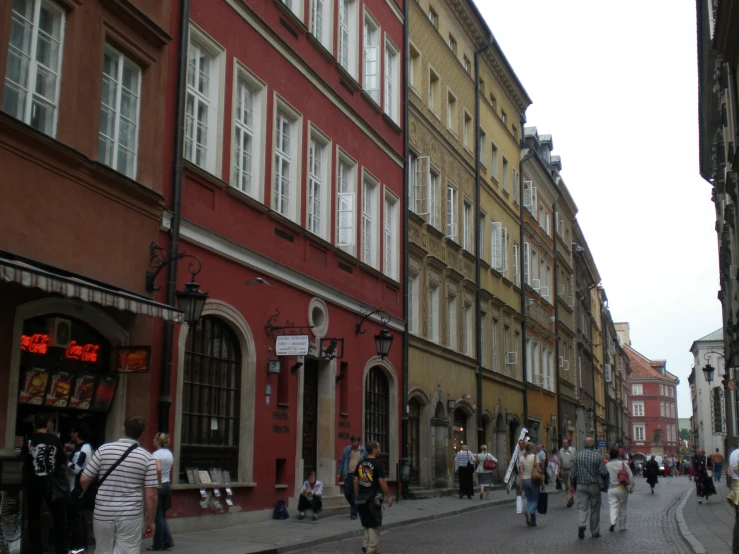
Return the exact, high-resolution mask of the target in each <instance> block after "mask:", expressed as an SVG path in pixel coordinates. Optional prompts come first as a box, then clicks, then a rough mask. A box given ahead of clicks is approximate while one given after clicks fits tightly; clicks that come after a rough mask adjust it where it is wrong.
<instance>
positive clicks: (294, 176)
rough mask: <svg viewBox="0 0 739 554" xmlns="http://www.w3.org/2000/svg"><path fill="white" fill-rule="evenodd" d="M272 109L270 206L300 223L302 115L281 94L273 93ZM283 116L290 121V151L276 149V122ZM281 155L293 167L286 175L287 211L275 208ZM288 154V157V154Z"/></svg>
mask: <svg viewBox="0 0 739 554" xmlns="http://www.w3.org/2000/svg"><path fill="white" fill-rule="evenodd" d="M274 98H275V100H274V111H273V115H272V131H273V135H272V152H271V156H272V164H273V165H272V175H271V177H272V190H271V194H270V204H269V205H270V208H271V209H272V210H273V211H274V212H275V213H278V214H280V215H282V216H283V217H285V218H287V219H289V220H291V221H294V222H295V223H298V224H300V218H301V214H302V202H301V200H302V196H303V194H302V192H303V191H302V152H303V115H302V114H301V113H300V112H299V111H297V110H296V109H295V108H293V107H292V106H291V105H290V104H289V103H288V102H287V101H286V100H285V99H284V98H282V96H280V95H279V94H277V93H275V96H274ZM280 117H283V118H284V119H285V120H287V121H288V122H289V123H290V132H291V136H290V152H283V151H282V150H280V151H279V152H278V150H277V148H278V147H277V122H278V120H279V118H280ZM278 154H280V155H281V157H282V158H284V159H285V160H286V161H288V162H289V163H290V166H291V168H294V171H292V172H291V173H290V175H289V177H288V185H289V190H288V195H287V201H288V209H287V213H283V212H282V211H281V210H278V209H276V208H277V206H276V197H275V194H276V193H277V189H276V179H277V167H276V166H277V162H276V159H277V156H278ZM288 154H289V158H288V156H287V155H288Z"/></svg>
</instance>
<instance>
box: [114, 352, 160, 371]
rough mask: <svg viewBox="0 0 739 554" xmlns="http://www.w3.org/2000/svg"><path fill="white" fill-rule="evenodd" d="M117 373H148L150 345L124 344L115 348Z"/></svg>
mask: <svg viewBox="0 0 739 554" xmlns="http://www.w3.org/2000/svg"><path fill="white" fill-rule="evenodd" d="M116 360H117V363H118V365H117V367H116V371H118V373H148V372H149V369H150V362H151V347H150V346H126V347H122V348H118V349H117V350H116Z"/></svg>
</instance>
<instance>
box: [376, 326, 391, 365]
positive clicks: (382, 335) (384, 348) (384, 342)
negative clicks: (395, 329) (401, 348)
mask: <svg viewBox="0 0 739 554" xmlns="http://www.w3.org/2000/svg"><path fill="white" fill-rule="evenodd" d="M394 338H395V337H394V336H393V335H392V334H390V332H389V331H388V330H387V329H383V330H382V331H380V332H379V333H377V334H376V335H375V347H376V348H377V355H378V356H380V358H381V359H383V360H384V359H385V358H386V357H387V355H388V354H389V353H390V348H391V347H392V346H393V339H394Z"/></svg>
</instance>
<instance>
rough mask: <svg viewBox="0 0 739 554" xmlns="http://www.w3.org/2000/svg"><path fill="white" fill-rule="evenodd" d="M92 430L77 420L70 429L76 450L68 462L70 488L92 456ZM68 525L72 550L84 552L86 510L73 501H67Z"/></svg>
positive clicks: (71, 440) (70, 437)
mask: <svg viewBox="0 0 739 554" xmlns="http://www.w3.org/2000/svg"><path fill="white" fill-rule="evenodd" d="M89 438H90V430H89V428H88V427H87V425H86V424H85V423H84V422H76V423H75V424H74V427H72V429H71V430H70V431H69V440H70V442H71V443H72V444H74V450H73V451H72V455H71V456H70V458H69V462H67V479H68V480H69V490H74V487H75V485H76V484H77V480H78V479H79V475H81V474H82V470H83V469H85V466H86V465H87V462H88V461H90V458H91V457H92V446H91V445H90V443H89V442H88V441H89ZM67 525H68V527H69V540H70V545H69V547H70V552H83V551H85V550H86V549H87V545H88V543H89V539H88V537H87V518H86V517H85V511H84V510H83V509H82V508H79V507H78V506H75V505H74V504H73V503H72V502H68V503H67Z"/></svg>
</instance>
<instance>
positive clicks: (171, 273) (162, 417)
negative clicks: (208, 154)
mask: <svg viewBox="0 0 739 554" xmlns="http://www.w3.org/2000/svg"><path fill="white" fill-rule="evenodd" d="M189 22H190V0H182V5H181V7H180V35H179V40H180V44H179V52H178V57H177V58H178V59H177V98H176V110H177V113H176V116H175V138H174V154H173V156H174V157H173V160H172V205H171V209H172V220H171V222H170V232H169V255H170V258H169V260H170V262H169V265H168V266H167V304H169V305H170V306H174V305H175V292H176V291H177V258H176V254H177V252H178V251H179V246H180V218H181V215H182V160H183V153H184V152H183V150H184V146H183V142H184V141H183V138H184V129H185V91H186V79H187V51H188V32H189V28H190V24H189ZM173 342H174V323H173V322H172V321H171V320H169V321H166V322H165V323H164V340H163V341H162V372H161V374H160V376H159V400H158V406H159V432H161V433H169V410H170V408H171V406H172V395H171V394H170V393H171V388H172V346H173Z"/></svg>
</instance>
